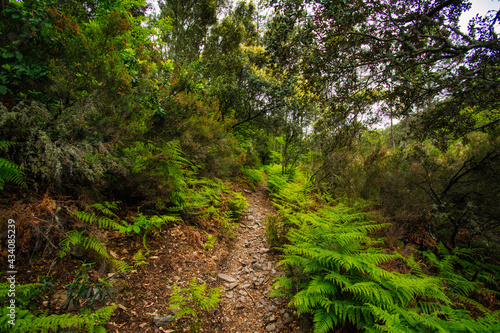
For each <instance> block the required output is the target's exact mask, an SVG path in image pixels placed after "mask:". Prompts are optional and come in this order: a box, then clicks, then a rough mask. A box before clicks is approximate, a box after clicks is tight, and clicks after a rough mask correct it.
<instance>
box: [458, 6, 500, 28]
mask: <svg viewBox="0 0 500 333" xmlns="http://www.w3.org/2000/svg"><path fill="white" fill-rule="evenodd" d="M471 4H472V6H471V9H469V10H468V11H467V12H465V13H463V14H462V16H461V17H460V27H461V28H462V29H461V30H463V31H466V30H467V25H468V24H469V21H470V20H471V19H472V18H473V17H475V16H476V14H479V15H480V16H483V15H485V14H486V13H487V12H488V11H489V10H498V9H499V8H500V1H499V0H471Z"/></svg>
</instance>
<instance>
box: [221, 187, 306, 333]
mask: <svg viewBox="0 0 500 333" xmlns="http://www.w3.org/2000/svg"><path fill="white" fill-rule="evenodd" d="M241 193H242V194H244V195H245V197H246V198H247V200H248V202H249V203H250V208H249V209H248V210H247V211H246V214H245V216H243V218H242V220H241V221H240V226H239V228H238V229H237V230H236V234H237V235H236V240H235V244H234V247H233V248H232V251H231V254H230V256H229V259H228V261H227V262H226V263H225V267H221V270H220V271H221V273H220V274H218V278H219V279H221V280H223V281H224V283H223V286H224V287H225V291H224V292H223V293H222V297H221V303H220V311H221V319H222V320H223V322H224V325H223V332H232V333H243V332H294V331H295V328H296V327H297V326H298V325H297V320H296V318H295V319H294V318H293V313H292V312H291V311H290V309H288V308H287V307H286V304H287V302H286V300H285V299H282V298H277V297H270V292H271V289H272V285H273V283H274V279H273V278H274V277H276V276H278V275H280V274H283V271H282V269H281V267H279V264H278V261H279V257H278V256H277V255H275V254H273V252H272V251H271V250H270V249H269V246H268V244H267V238H266V227H265V219H266V216H267V215H268V214H270V213H273V212H274V207H272V204H271V202H270V201H269V198H268V195H267V193H266V190H265V189H264V187H263V186H262V185H260V186H259V187H258V188H257V191H256V192H251V191H248V190H246V189H245V190H242V191H241Z"/></svg>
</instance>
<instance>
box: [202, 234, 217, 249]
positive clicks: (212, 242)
mask: <svg viewBox="0 0 500 333" xmlns="http://www.w3.org/2000/svg"><path fill="white" fill-rule="evenodd" d="M205 235H207V241H206V242H205V246H204V247H203V248H204V249H205V250H210V249H213V248H214V246H215V241H216V240H217V238H215V237H214V236H212V235H211V234H209V233H208V232H206V231H205Z"/></svg>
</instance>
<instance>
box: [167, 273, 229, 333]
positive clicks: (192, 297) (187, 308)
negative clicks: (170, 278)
mask: <svg viewBox="0 0 500 333" xmlns="http://www.w3.org/2000/svg"><path fill="white" fill-rule="evenodd" d="M206 287H207V285H206V283H203V284H198V281H197V279H196V277H193V279H192V280H191V282H190V283H189V288H179V286H177V284H176V283H174V286H173V287H172V294H171V296H170V299H169V301H168V304H170V306H169V308H168V310H173V309H177V310H178V311H177V312H176V314H175V315H174V319H180V318H183V317H185V316H193V317H194V321H193V323H192V326H191V330H192V331H198V330H199V327H200V325H201V322H200V321H199V318H198V316H199V314H200V312H201V311H207V312H208V311H210V310H211V309H214V308H215V307H216V306H217V305H218V304H219V302H220V289H221V288H220V287H219V288H212V289H208V290H207V288H206Z"/></svg>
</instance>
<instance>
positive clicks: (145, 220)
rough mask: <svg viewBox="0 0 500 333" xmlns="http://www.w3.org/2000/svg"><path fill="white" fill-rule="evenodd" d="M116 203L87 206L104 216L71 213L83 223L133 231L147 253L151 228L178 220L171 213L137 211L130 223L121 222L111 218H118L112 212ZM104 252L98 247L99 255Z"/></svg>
mask: <svg viewBox="0 0 500 333" xmlns="http://www.w3.org/2000/svg"><path fill="white" fill-rule="evenodd" d="M118 203H119V202H107V201H105V202H104V204H93V205H90V206H88V207H89V208H93V209H95V210H97V211H99V212H101V213H102V214H104V215H105V216H97V215H96V214H95V213H89V212H82V211H74V212H72V213H71V214H72V215H74V216H75V217H77V218H78V219H79V220H80V221H82V222H85V223H89V224H93V223H96V222H97V223H98V224H99V227H100V228H106V229H114V230H117V231H118V232H120V233H124V234H127V235H130V234H131V233H135V234H137V235H140V236H142V243H143V245H144V248H145V249H146V250H147V251H148V252H147V253H149V250H148V247H147V246H146V236H147V234H148V233H149V232H150V231H152V230H155V229H160V228H161V227H163V226H164V225H166V224H169V223H172V222H176V221H179V218H178V217H176V216H172V215H153V216H145V215H144V214H142V213H141V212H138V214H137V216H134V217H132V222H131V223H129V222H127V221H124V220H122V221H121V222H117V221H116V220H113V219H112V218H115V219H118V215H116V214H115V213H114V212H113V210H118V206H117V205H118ZM87 247H88V246H87ZM87 247H86V248H87ZM63 252H65V251H63ZM104 252H106V250H103V249H100V252H99V253H100V254H101V255H105V254H104ZM106 253H107V252H106ZM147 253H146V254H147Z"/></svg>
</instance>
